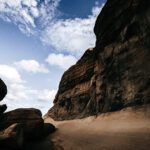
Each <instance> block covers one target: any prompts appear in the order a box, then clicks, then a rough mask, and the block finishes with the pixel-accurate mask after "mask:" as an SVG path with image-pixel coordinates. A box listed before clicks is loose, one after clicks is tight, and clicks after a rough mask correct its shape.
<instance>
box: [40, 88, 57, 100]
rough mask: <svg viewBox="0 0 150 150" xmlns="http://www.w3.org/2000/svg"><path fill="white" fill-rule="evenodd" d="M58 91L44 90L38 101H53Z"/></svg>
mask: <svg viewBox="0 0 150 150" xmlns="http://www.w3.org/2000/svg"><path fill="white" fill-rule="evenodd" d="M56 93H57V91H56V90H47V89H45V90H43V91H40V93H39V95H38V99H39V100H42V101H51V102H52V101H53V100H54V98H55V95H56Z"/></svg>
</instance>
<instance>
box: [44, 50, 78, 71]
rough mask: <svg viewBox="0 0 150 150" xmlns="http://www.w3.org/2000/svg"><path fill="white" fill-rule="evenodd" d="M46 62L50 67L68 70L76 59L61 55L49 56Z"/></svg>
mask: <svg viewBox="0 0 150 150" xmlns="http://www.w3.org/2000/svg"><path fill="white" fill-rule="evenodd" d="M46 62H48V63H49V65H52V66H59V67H60V68H62V69H68V68H69V67H70V66H72V65H74V64H75V63H76V62H77V59H76V58H75V57H74V56H72V55H66V56H65V55H63V54H54V53H52V54H49V56H48V58H47V59H46Z"/></svg>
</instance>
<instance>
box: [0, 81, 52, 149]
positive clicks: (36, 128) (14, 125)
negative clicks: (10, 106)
mask: <svg viewBox="0 0 150 150" xmlns="http://www.w3.org/2000/svg"><path fill="white" fill-rule="evenodd" d="M6 94H7V87H6V85H5V83H4V82H3V81H2V80H0V100H2V99H3V98H4V97H5V95H6ZM6 109H7V106H6V105H5V104H4V105H0V149H2V150H7V149H11V150H13V149H14V150H17V149H19V150H21V149H24V145H30V144H29V141H30V142H33V141H34V142H36V141H37V140H42V139H43V138H45V137H46V136H48V135H49V134H50V133H52V132H54V131H55V127H54V126H53V125H52V124H50V123H44V120H43V118H42V113H41V111H40V110H38V109H34V108H26V109H25V108H20V109H16V110H12V111H10V112H7V113H4V112H5V110H6ZM51 143H52V145H53V142H51ZM32 149H33V148H32Z"/></svg>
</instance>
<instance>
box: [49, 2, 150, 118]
mask: <svg viewBox="0 0 150 150" xmlns="http://www.w3.org/2000/svg"><path fill="white" fill-rule="evenodd" d="M94 32H95V35H96V38H97V40H96V46H95V48H94V49H93V50H92V49H88V50H87V51H86V52H85V54H84V55H83V56H82V57H81V59H80V60H79V61H78V62H77V64H76V65H74V66H72V67H71V68H69V69H68V70H67V71H66V72H65V73H64V75H63V77H62V79H61V82H60V85H59V90H58V93H57V95H56V97H55V100H54V106H53V108H51V109H50V110H49V111H48V113H47V115H48V116H50V117H52V118H53V119H55V120H65V119H74V118H82V117H87V116H90V115H97V114H98V113H102V112H109V111H116V110H119V109H122V108H125V107H128V106H135V105H143V104H147V103H150V86H149V85H150V1H148V0H121V1H120V0H107V3H106V4H105V6H104V8H103V9H102V11H101V13H100V15H99V16H98V18H97V21H96V24H95V28H94Z"/></svg>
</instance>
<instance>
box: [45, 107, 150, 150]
mask: <svg viewBox="0 0 150 150" xmlns="http://www.w3.org/2000/svg"><path fill="white" fill-rule="evenodd" d="M45 122H50V123H53V124H54V125H55V126H56V128H57V131H56V132H55V133H53V134H52V135H51V136H49V137H48V138H47V139H46V141H47V142H48V141H50V140H52V141H53V142H54V143H55V144H56V145H57V146H58V145H59V147H62V149H64V150H150V106H146V107H140V108H136V109H135V108H134V109H133V108H127V109H124V110H121V111H118V112H112V113H106V114H102V115H99V116H98V117H88V118H85V119H77V120H70V121H54V120H52V119H51V118H46V117H45ZM60 149H61V148H60ZM43 150H44V149H43ZM46 150H48V148H47V149H46ZM49 150H50V149H49Z"/></svg>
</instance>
